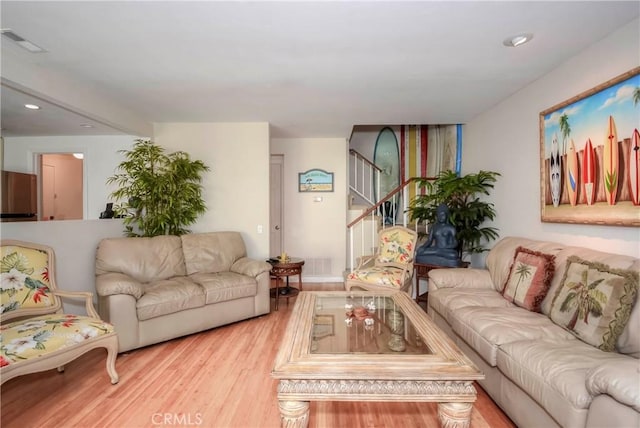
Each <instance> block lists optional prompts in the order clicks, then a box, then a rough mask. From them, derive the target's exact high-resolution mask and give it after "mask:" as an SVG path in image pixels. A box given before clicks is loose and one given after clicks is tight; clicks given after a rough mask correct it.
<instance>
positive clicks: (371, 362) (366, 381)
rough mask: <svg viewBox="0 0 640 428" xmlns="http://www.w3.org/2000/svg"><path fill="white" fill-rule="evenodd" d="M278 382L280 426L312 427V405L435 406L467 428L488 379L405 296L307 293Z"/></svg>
mask: <svg viewBox="0 0 640 428" xmlns="http://www.w3.org/2000/svg"><path fill="white" fill-rule="evenodd" d="M272 376H273V377H274V378H276V379H279V383H278V400H279V405H280V414H281V420H282V426H283V427H284V426H286V427H306V426H307V425H308V423H309V402H310V401H418V402H437V403H438V416H439V419H440V423H441V424H442V426H443V427H468V426H469V422H470V416H471V409H472V407H473V403H474V402H475V401H476V390H475V387H474V386H473V382H474V381H476V380H480V379H484V374H483V373H482V372H480V370H479V369H478V368H477V367H476V366H475V365H474V364H473V363H472V362H471V360H469V359H468V358H467V357H466V356H465V355H464V354H463V353H462V352H461V351H460V349H458V347H457V346H456V345H455V344H454V343H453V341H452V340H451V339H450V338H449V337H448V336H447V335H446V334H445V333H443V332H442V331H441V330H440V329H439V328H438V327H437V326H436V325H435V324H434V323H433V321H432V320H431V319H430V318H429V316H428V315H427V314H425V312H424V311H423V310H422V309H421V308H420V307H419V306H418V305H417V304H416V303H415V302H414V301H413V300H412V299H411V297H409V295H408V294H406V293H404V292H395V293H393V292H389V293H381V292H376V293H370V292H355V291H351V292H345V291H334V292H329V291H327V292H322V291H307V292H301V293H300V295H299V296H298V299H297V301H296V303H295V306H294V308H293V312H292V314H291V318H290V320H289V324H288V326H287V330H286V332H285V335H284V337H283V340H282V344H281V347H280V351H279V352H278V355H277V357H276V360H275V364H274V368H273V371H272Z"/></svg>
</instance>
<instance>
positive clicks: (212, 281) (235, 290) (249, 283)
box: [189, 272, 258, 305]
mask: <svg viewBox="0 0 640 428" xmlns="http://www.w3.org/2000/svg"><path fill="white" fill-rule="evenodd" d="M189 278H190V279H191V280H192V281H193V282H195V283H197V284H199V285H200V286H201V287H202V289H203V290H204V293H205V303H206V304H207V305H209V304H211V303H218V302H225V301H227V300H234V299H241V298H243V297H253V296H255V295H256V294H257V292H258V283H257V282H256V280H255V279H254V278H252V277H250V276H246V275H241V274H239V273H235V272H218V273H195V274H193V275H191V276H190V277H189Z"/></svg>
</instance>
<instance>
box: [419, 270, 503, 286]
mask: <svg viewBox="0 0 640 428" xmlns="http://www.w3.org/2000/svg"><path fill="white" fill-rule="evenodd" d="M432 286H433V287H435V288H436V289H438V288H454V287H464V288H494V286H493V282H492V281H491V275H490V274H489V271H488V270H486V269H473V268H452V269H433V270H430V271H429V287H430V288H431V287H432Z"/></svg>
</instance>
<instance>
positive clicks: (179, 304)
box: [96, 232, 271, 352]
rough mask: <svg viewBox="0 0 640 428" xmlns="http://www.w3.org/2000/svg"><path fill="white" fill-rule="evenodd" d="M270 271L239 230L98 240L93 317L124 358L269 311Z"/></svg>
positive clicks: (269, 267) (269, 266)
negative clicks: (110, 331)
mask: <svg viewBox="0 0 640 428" xmlns="http://www.w3.org/2000/svg"><path fill="white" fill-rule="evenodd" d="M270 269H271V265H270V264H268V263H266V262H263V261H258V260H252V259H249V258H247V253H246V248H245V245H244V241H243V239H242V236H241V235H240V233H238V232H212V233H195V234H188V235H183V236H156V237H153V238H108V239H103V240H102V241H101V242H100V244H99V245H98V249H97V253H96V290H97V293H98V311H99V313H100V316H101V317H102V318H103V319H104V320H106V321H109V322H110V323H112V324H113V325H114V327H115V329H116V331H117V332H118V338H119V343H120V352H124V351H128V350H130V349H135V348H139V347H142V346H146V345H151V344H153V343H158V342H162V341H165V340H169V339H173V338H176V337H179V336H184V335H187V334H190V333H196V332H199V331H203V330H207V329H209V328H212V327H217V326H220V325H224V324H229V323H232V322H235V321H240V320H244V319H247V318H251V317H255V316H258V315H262V314H266V313H268V312H269V310H270V309H269V299H270V298H269V271H270Z"/></svg>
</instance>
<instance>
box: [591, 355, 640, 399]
mask: <svg viewBox="0 0 640 428" xmlns="http://www.w3.org/2000/svg"><path fill="white" fill-rule="evenodd" d="M629 373H633V374H634V376H629ZM587 391H589V393H590V394H591V395H592V396H594V397H595V396H597V395H600V394H607V395H610V396H611V397H613V398H615V400H616V401H618V402H620V403H623V404H624V405H626V406H630V407H633V408H634V409H635V410H636V412H640V361H639V360H637V359H635V358H627V359H626V360H625V361H616V364H608V363H604V364H601V365H599V366H597V367H594V368H592V369H591V370H589V373H587Z"/></svg>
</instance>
